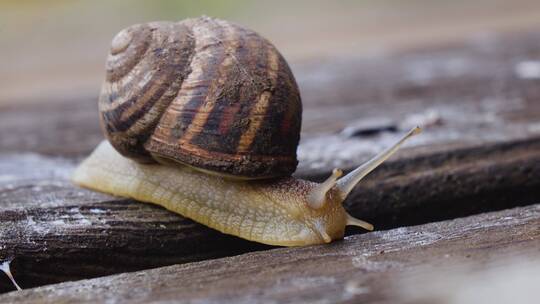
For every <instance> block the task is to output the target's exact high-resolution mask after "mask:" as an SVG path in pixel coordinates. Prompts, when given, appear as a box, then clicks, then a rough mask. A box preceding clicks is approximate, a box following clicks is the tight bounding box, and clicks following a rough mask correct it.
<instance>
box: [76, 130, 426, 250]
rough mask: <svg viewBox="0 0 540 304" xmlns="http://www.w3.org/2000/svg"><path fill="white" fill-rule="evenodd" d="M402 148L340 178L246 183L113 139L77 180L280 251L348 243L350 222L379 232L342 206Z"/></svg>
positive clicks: (79, 172)
mask: <svg viewBox="0 0 540 304" xmlns="http://www.w3.org/2000/svg"><path fill="white" fill-rule="evenodd" d="M419 131H420V129H419V128H414V129H413V130H411V131H410V132H409V133H407V134H406V135H405V136H404V137H403V138H401V140H399V141H398V142H397V143H396V144H395V145H393V146H392V147H390V148H388V149H386V150H385V151H383V152H381V153H380V154H378V155H377V156H375V157H374V158H373V159H371V160H370V161H368V162H366V163H365V164H364V165H362V166H360V167H359V168H357V169H356V170H354V171H352V172H351V173H349V174H348V175H347V176H345V177H343V178H341V179H338V178H339V177H340V176H341V171H340V170H334V172H333V174H332V175H331V176H330V177H329V178H328V179H327V180H326V181H325V182H323V183H321V184H317V183H313V182H309V181H305V180H301V179H295V178H293V177H285V178H280V179H272V180H260V181H242V180H231V179H227V178H224V177H220V176H214V175H209V174H205V173H203V172H200V171H197V170H193V169H191V168H190V167H188V166H184V167H179V166H164V165H161V164H142V163H139V162H136V161H133V160H131V159H128V158H125V157H123V156H122V155H120V154H119V153H118V152H117V151H116V150H115V149H114V148H113V147H112V146H111V145H110V144H109V143H108V142H107V141H103V142H102V143H101V144H100V145H99V146H98V147H97V148H96V150H95V151H94V152H93V153H92V154H91V155H90V156H89V157H88V158H87V159H86V160H85V161H83V163H82V164H81V165H80V166H79V167H78V168H77V170H76V171H75V174H74V177H73V181H74V182H75V183H76V184H78V185H80V186H82V187H86V188H89V189H93V190H96V191H100V192H105V193H109V194H113V195H117V196H124V197H130V198H134V199H136V200H140V201H143V202H149V203H154V204H157V205H160V206H163V207H165V208H167V209H169V210H171V211H173V212H176V213H179V214H181V215H183V216H185V217H188V218H191V219H193V220H195V221H197V222H199V223H202V224H204V225H206V226H209V227H211V228H214V229H216V230H219V231H221V232H223V233H226V234H232V235H235V236H238V237H241V238H244V239H247V240H251V241H256V242H260V243H264V244H269V245H278V246H305V245H314V244H323V243H329V242H331V241H332V240H337V239H341V238H343V235H344V232H345V227H346V226H347V225H352V226H359V227H362V228H365V229H368V230H372V229H373V226H371V225H370V224H368V223H366V222H364V221H361V220H358V219H355V218H353V217H352V216H350V215H349V214H347V212H346V211H345V209H344V208H343V206H342V203H343V201H344V200H345V198H346V197H347V195H348V194H349V193H350V191H352V189H353V187H354V185H356V184H357V183H358V182H359V181H360V180H361V179H362V178H363V177H364V176H365V175H366V174H368V173H369V172H371V171H372V170H373V169H375V168H376V167H377V166H378V165H379V164H380V163H382V162H383V161H384V160H386V159H387V158H388V157H390V156H391V155H392V154H393V153H395V152H396V150H397V148H398V147H399V146H400V145H401V144H402V143H403V142H404V141H405V140H406V139H407V138H409V137H410V136H412V135H414V134H417V133H418V132H419Z"/></svg>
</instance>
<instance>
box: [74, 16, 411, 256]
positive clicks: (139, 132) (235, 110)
mask: <svg viewBox="0 0 540 304" xmlns="http://www.w3.org/2000/svg"><path fill="white" fill-rule="evenodd" d="M106 70H107V71H106V79H105V82H104V84H103V86H102V90H101V94H100V97H99V101H98V108H99V117H100V123H101V128H102V131H103V133H104V134H105V137H106V139H107V140H106V141H103V142H102V143H101V144H100V145H99V146H98V147H97V148H96V149H95V151H94V152H93V153H92V154H91V155H90V156H89V157H88V158H87V159H86V160H84V161H83V162H82V164H81V165H80V166H79V167H78V168H77V169H76V171H75V174H74V177H73V181H74V183H76V184H78V185H80V186H82V187H86V188H89V189H93V190H96V191H100V192H105V193H109V194H112V195H117V196H123V197H130V198H134V199H136V200H139V201H143V202H149V203H154V204H157V205H160V206H163V207H165V208H167V209H169V210H171V211H173V212H176V213H178V214H181V215H183V216H185V217H188V218H191V219H193V220H195V221H197V222H199V223H202V224H204V225H207V226H209V227H211V228H214V229H217V230H219V231H221V232H223V233H227V234H232V235H235V236H238V237H241V238H245V239H248V240H252V241H257V242H261V243H265V244H270V245H281V246H303V245H312V244H323V243H329V242H331V241H332V240H336V239H341V238H343V235H344V232H345V227H346V226H347V225H353V226H359V227H363V228H365V229H368V230H372V229H373V226H372V225H371V224H369V223H366V222H364V221H361V220H359V219H355V218H353V217H352V216H350V215H349V214H347V212H346V211H345V209H344V208H343V206H342V203H343V201H344V200H345V198H346V197H347V195H348V194H349V193H350V192H351V191H352V189H353V188H354V186H355V185H356V184H357V183H358V182H359V181H360V180H361V179H362V178H363V177H364V176H365V175H366V174H368V173H369V172H371V171H372V170H373V169H375V168H376V167H377V166H378V165H380V164H381V163H382V162H383V161H384V160H386V159H387V158H388V157H390V155H392V154H393V153H395V152H396V150H397V148H398V147H399V146H400V145H401V144H402V143H403V142H404V141H405V140H406V139H407V138H409V137H410V136H412V135H414V134H416V133H418V132H419V130H420V129H419V128H414V129H412V130H411V131H409V133H407V134H406V135H405V136H404V137H402V138H401V139H400V140H399V141H398V142H397V143H396V144H395V145H393V146H392V147H390V148H388V149H386V150H385V151H383V152H381V153H380V154H379V155H377V156H375V157H374V158H373V159H371V160H370V161H368V162H367V163H365V164H364V165H362V166H360V167H359V168H357V169H355V170H353V171H352V172H351V173H349V174H348V175H346V176H344V177H343V178H340V177H341V174H342V172H341V171H340V170H338V169H335V170H334V171H333V172H332V175H331V176H330V177H329V178H328V179H327V180H326V181H324V182H323V183H321V184H318V183H313V182H309V181H305V180H300V179H295V178H293V177H291V174H292V173H293V172H294V171H295V170H296V166H297V164H298V160H297V155H296V149H297V145H298V142H299V140H300V126H301V119H302V117H301V115H302V103H301V99H300V94H299V91H298V87H297V84H296V81H295V79H294V76H293V74H292V72H291V70H290V69H289V66H288V65H287V62H286V61H285V59H283V57H282V56H281V55H280V54H279V52H278V51H277V50H276V48H275V47H274V46H273V45H272V44H271V43H270V42H268V41H267V40H266V39H264V38H262V37H261V36H259V35H258V34H257V33H255V32H253V31H250V30H248V29H245V28H243V27H240V26H238V25H235V24H233V23H230V22H227V21H223V20H218V19H213V18H208V17H202V18H196V19H187V20H184V21H180V22H151V23H146V24H138V25H133V26H131V27H128V28H126V29H124V30H122V31H121V32H120V33H119V34H117V35H116V37H115V38H114V39H113V42H112V46H111V50H110V53H109V55H108V58H107V63H106Z"/></svg>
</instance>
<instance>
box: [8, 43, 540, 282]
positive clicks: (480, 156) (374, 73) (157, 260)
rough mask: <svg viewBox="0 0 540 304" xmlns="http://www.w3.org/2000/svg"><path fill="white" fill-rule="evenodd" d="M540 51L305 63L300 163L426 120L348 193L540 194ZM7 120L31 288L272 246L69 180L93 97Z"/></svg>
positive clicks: (343, 155) (478, 207)
mask: <svg viewBox="0 0 540 304" xmlns="http://www.w3.org/2000/svg"><path fill="white" fill-rule="evenodd" d="M539 60H540V34H526V35H516V36H512V37H502V38H493V39H492V40H489V41H484V43H481V44H478V43H476V44H464V45H457V46H450V47H446V48H442V49H438V50H428V51H417V52H411V53H404V54H399V55H394V56H388V57H386V56H385V57H380V58H371V59H369V60H367V59H365V60H348V61H334V62H329V63H325V64H322V65H321V64H313V65H305V66H301V67H296V71H297V77H298V80H299V84H300V86H301V90H302V93H303V98H304V108H305V115H304V122H303V123H304V129H303V139H302V142H301V146H300V148H299V157H300V161H301V163H300V167H299V170H298V173H297V175H298V176H300V177H305V178H308V179H313V180H320V179H322V178H324V177H326V176H327V175H328V174H329V172H330V171H331V169H332V168H333V167H342V168H344V169H350V168H351V167H352V166H354V165H357V164H359V163H360V162H362V161H364V160H366V159H367V158H368V157H369V156H371V155H373V154H374V153H375V152H377V151H379V150H380V149H382V148H383V147H384V146H385V145H387V144H388V143H389V142H391V141H392V140H393V139H395V138H397V136H399V134H400V132H401V131H403V130H405V129H407V128H408V127H410V126H412V125H414V124H417V123H419V124H423V125H425V126H426V131H425V133H424V134H423V135H421V136H419V137H416V138H415V139H413V140H412V141H411V143H410V144H409V145H408V148H406V149H405V150H403V152H401V153H400V154H399V155H398V156H397V157H395V158H393V159H392V160H391V161H390V162H389V163H388V164H386V165H384V166H383V167H381V168H380V169H378V170H377V171H376V172H374V174H373V175H371V176H370V177H368V178H367V179H366V181H365V182H363V183H362V184H361V185H360V186H359V187H357V189H356V190H355V192H354V193H353V195H352V196H351V198H350V199H349V200H348V201H347V207H348V209H349V210H350V211H351V212H352V213H353V214H354V215H356V216H358V217H360V218H363V219H366V220H370V221H373V222H374V223H375V225H376V226H377V227H378V228H391V227H397V226H401V225H410V224H419V223H425V222H428V221H433V220H436V219H448V218H453V217H457V216H463V215H467V214H472V213H477V212H483V211H487V210H495V209H502V208H507V207H511V206H516V205H525V204H531V203H536V202H538V198H539V197H540V187H539V186H540V176H539V175H540V102H538V100H539V99H540V63H539V62H540V61H539ZM535 67H536V69H537V70H536V71H537V73H536V74H535ZM343 129H345V130H343ZM0 130H1V131H0V152H1V155H0V260H3V259H6V258H15V260H14V261H13V263H12V265H13V271H14V273H15V275H16V277H17V278H18V279H19V281H20V283H21V285H23V287H30V286H36V285H40V284H45V283H52V282H59V281H63V280H69V279H79V278H85V277H93V276H99V275H105V274H111V273H117V272H123V271H132V270H137V269H144V268H149V267H157V266H161V265H169V264H174V263H182V262H188V261H197V260H201V259H207V258H213V257H222V256H228V255H234V254H239V253H242V252H246V251H252V250H258V249H266V248H267V247H265V246H261V245H257V244H254V243H250V242H247V241H243V240H239V239H236V238H233V237H229V236H225V235H221V234H219V233H217V232H215V231H212V230H210V229H207V228H205V227H203V226H201V225H198V224H195V223H193V222H191V221H189V220H186V219H183V218H181V217H179V216H175V215H173V214H171V213H169V212H166V211H164V210H163V209H161V208H157V207H153V206H151V205H147V204H139V203H134V202H132V201H130V200H124V199H118V198H113V197H110V196H106V195H101V194H97V193H93V192H90V191H86V190H82V189H79V188H76V187H74V186H73V185H71V183H70V182H69V176H70V174H71V172H72V170H73V168H74V166H75V165H76V163H77V161H78V160H80V158H81V157H83V156H84V155H86V154H87V153H89V151H90V150H91V149H92V148H93V147H94V146H95V145H96V144H97V142H99V140H101V138H102V136H101V134H100V131H99V126H98V124H97V114H96V105H95V98H93V97H88V98H81V99H79V100H65V101H50V102H41V103H39V104H35V105H30V104H25V105H24V106H15V105H12V106H3V107H2V108H1V112H0ZM340 130H343V132H340ZM35 153H39V155H38V154H35ZM354 232H358V231H354ZM9 288H11V287H10V285H9V284H8V282H7V281H5V280H3V279H0V291H5V290H8V289H9Z"/></svg>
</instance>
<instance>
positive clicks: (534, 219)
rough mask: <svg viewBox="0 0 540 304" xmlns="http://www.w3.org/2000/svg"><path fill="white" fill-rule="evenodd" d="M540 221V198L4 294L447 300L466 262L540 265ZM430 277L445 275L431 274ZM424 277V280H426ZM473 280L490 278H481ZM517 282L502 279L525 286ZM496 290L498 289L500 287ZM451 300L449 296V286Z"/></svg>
mask: <svg viewBox="0 0 540 304" xmlns="http://www.w3.org/2000/svg"><path fill="white" fill-rule="evenodd" d="M539 227H540V205H538V204H537V205H532V206H527V207H522V208H515V209H509V210H504V211H500V212H493V213H485V214H482V215H476V216H471V217H467V218H460V219H455V220H450V221H444V222H437V223H430V224H425V225H420V226H414V227H402V228H397V229H393V230H388V231H377V232H372V233H367V234H363V235H355V236H350V237H347V238H346V239H345V240H344V241H341V242H335V243H333V244H331V245H324V246H312V247H304V248H280V249H273V250H267V251H261V252H256V253H248V254H243V255H240V256H236V257H229V258H223V259H217V260H210V261H202V262H197V263H189V264H184V265H175V266H168V267H163V268H158V269H152V270H145V271H140V272H135V273H125V274H120V275H114V276H109V277H103V278H98V279H92V280H83V281H78V282H67V283H62V284H58V285H50V286H44V287H39V288H35V289H30V290H25V291H22V292H12V293H8V294H4V295H0V302H2V303H16V302H18V301H24V302H25V303H105V302H107V303H146V302H158V301H159V302H175V303H193V302H197V303H216V302H219V303H262V302H264V303H276V302H279V303H300V302H301V303H305V302H317V303H358V302H362V303H368V302H369V303H372V302H377V303H397V302H401V303H402V302H409V303H415V302H413V301H412V299H411V298H410V297H411V294H412V295H414V298H413V299H414V300H416V301H418V300H419V297H420V299H422V296H425V297H426V298H424V299H423V300H424V301H428V302H429V303H438V302H439V301H440V300H441V299H438V298H434V295H433V294H434V293H435V294H436V293H437V291H434V290H432V289H430V288H429V287H430V286H432V285H433V284H434V283H440V284H447V283H452V284H454V285H451V286H452V288H454V289H453V294H454V295H455V294H456V292H459V291H460V289H459V287H460V285H459V284H458V285H457V286H456V285H455V284H456V282H454V281H452V280H450V278H449V277H450V276H451V275H453V274H454V273H457V274H461V275H462V277H463V278H466V275H467V272H464V271H465V270H467V265H469V267H474V269H476V270H477V271H478V270H479V269H482V268H489V267H492V266H493V265H495V266H496V267H497V268H501V267H508V266H509V265H510V266H511V265H512V264H511V263H510V264H509V261H511V262H516V261H519V262H520V263H523V262H524V261H525V260H527V259H532V261H536V264H533V265H536V266H538V265H540V260H539V259H538V250H540V229H539ZM472 265H474V266H472ZM482 265H483V266H482ZM505 269H508V268H502V270H501V272H500V274H503V273H504V274H505V276H502V277H495V278H491V279H498V280H499V281H498V282H503V283H504V282H506V281H505V279H515V277H512V272H505ZM441 273H444V275H441ZM426 276H427V277H426ZM430 276H431V278H437V280H435V281H433V280H432V281H431V282H427V283H426V281H425V279H426V278H430ZM422 278H424V283H423V284H424V285H422V286H423V287H425V288H421V287H420V286H419V285H418V284H419V283H420V282H422ZM458 278H460V277H459V276H458ZM480 278H481V277H480ZM480 280H481V279H480ZM469 282H472V283H474V284H478V286H481V287H484V288H489V287H490V286H486V285H485V282H482V281H479V280H476V281H475V280H474V277H473V279H469V281H468V282H467V283H469ZM489 283H490V284H492V283H493V281H490V282H489ZM426 284H428V285H426ZM430 284H431V285H430ZM533 284H534V283H533ZM435 286H437V285H435ZM509 286H510V287H508V285H502V288H511V287H512V286H513V288H516V286H515V285H512V284H510V285H509ZM528 286H529V287H528V288H525V289H523V288H521V289H520V288H518V290H521V291H523V290H524V291H526V292H529V293H528V294H520V295H516V296H520V297H521V298H524V299H530V298H529V297H533V296H534V295H535V294H536V290H535V289H534V288H531V286H535V285H531V284H529V285H528ZM462 287H463V286H461V288H462ZM518 287H519V286H518ZM439 288H440V287H439ZM506 291H507V290H506ZM493 292H494V293H495V294H496V290H494V291H493ZM465 296H467V294H466V293H465ZM469 296H470V295H469ZM483 296H489V294H488V293H486V294H484V295H483ZM480 298H482V295H480ZM461 299H462V300H463V298H461ZM442 300H443V301H441V303H445V301H446V300H448V298H445V293H444V292H443V293H442ZM473 300H474V298H473ZM425 303H427V302H425Z"/></svg>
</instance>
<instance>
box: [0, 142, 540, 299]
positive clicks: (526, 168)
mask: <svg viewBox="0 0 540 304" xmlns="http://www.w3.org/2000/svg"><path fill="white" fill-rule="evenodd" d="M478 149H480V150H478ZM478 149H476V150H471V151H469V150H467V151H454V152H453V153H451V154H449V155H448V156H447V157H443V156H442V155H440V154H436V155H434V156H432V157H428V158H413V159H409V160H407V159H404V160H400V161H394V162H392V163H390V164H389V165H388V166H386V167H385V169H383V170H381V171H380V172H379V173H377V174H375V175H374V176H373V177H372V178H370V179H369V180H367V181H366V182H365V183H363V184H361V185H360V186H359V187H358V188H357V189H356V190H355V192H354V193H353V194H352V197H351V199H350V200H348V201H347V207H348V209H349V210H350V212H352V213H353V214H354V215H355V216H358V217H361V218H365V219H368V220H370V221H372V222H373V223H374V224H375V225H376V227H377V229H383V228H390V227H398V226H401V225H411V224H418V223H425V222H429V221H433V220H436V219H447V218H453V217H457V216H463V215H466V214H471V213H478V212H482V211H486V210H495V209H502V208H507V207H511V206H515V205H522V204H529V203H531V202H534V201H535V199H537V198H538V197H540V193H539V187H538V183H539V181H540V141H536V142H524V143H519V142H515V143H511V144H509V145H499V146H488V147H483V148H478ZM482 149H485V150H486V151H483V150H482ZM456 163H459V165H456ZM74 165H75V162H73V161H66V160H63V159H53V158H50V157H43V156H36V155H18V156H12V157H0V169H1V172H3V173H5V175H3V176H4V177H6V176H7V177H9V179H8V181H7V182H6V181H4V182H0V199H1V201H2V204H1V205H0V244H2V246H0V260H3V259H8V258H15V260H14V262H13V268H14V271H16V273H17V274H18V279H19V280H20V282H21V284H23V286H38V285H42V284H49V283H54V282H61V281H65V280H73V279H81V278H89V277H95V276H100V275H107V274H113V273H118V272H124V271H133V270H139V269H146V268H151V267H157V266H162V265H170V264H175V263H184V262H190V261H198V260H203V259H208V258H216V257H223V256H230V255H235V254H239V253H243V252H247V251H253V250H260V249H266V248H268V246H263V245H258V244H255V243H252V242H248V241H244V240H241V239H238V238H234V237H231V236H225V235H222V234H220V233H218V232H216V231H214V230H211V229H208V228H206V227H204V226H203V225H199V224H197V223H194V222H192V221H190V220H188V219H185V218H182V217H180V216H176V215H174V214H172V213H170V212H168V211H166V210H164V209H162V208H159V207H156V206H152V205H149V204H141V203H137V202H134V201H131V200H126V199H118V198H114V197H110V196H107V195H103V194H99V193H95V192H92V191H88V190H84V189H78V188H76V187H74V186H73V185H72V184H71V183H70V182H69V180H68V178H69V175H70V174H71V172H72V170H73V167H74ZM403 172H407V173H403ZM453 181H455V182H453ZM445 183H446V184H445ZM349 232H350V233H358V232H360V230H350V231H349ZM6 283H7V282H4V284H2V283H0V287H1V288H2V289H3V290H6V289H7V288H9V285H6Z"/></svg>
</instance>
